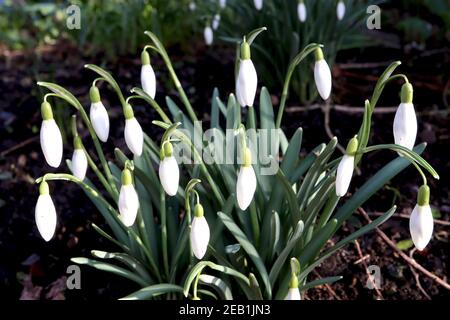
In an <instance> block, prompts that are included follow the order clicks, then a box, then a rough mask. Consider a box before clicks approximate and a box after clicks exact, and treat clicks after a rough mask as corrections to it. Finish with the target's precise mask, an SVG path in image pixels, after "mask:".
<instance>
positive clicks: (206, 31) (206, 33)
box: [203, 26, 214, 46]
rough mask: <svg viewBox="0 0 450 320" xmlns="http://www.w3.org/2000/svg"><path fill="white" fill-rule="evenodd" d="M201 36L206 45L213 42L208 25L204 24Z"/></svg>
mask: <svg viewBox="0 0 450 320" xmlns="http://www.w3.org/2000/svg"><path fill="white" fill-rule="evenodd" d="M203 37H204V38H205V43H206V45H208V46H210V45H211V44H212V43H213V39H214V35H213V31H212V29H211V27H210V26H206V27H205V29H204V30H203Z"/></svg>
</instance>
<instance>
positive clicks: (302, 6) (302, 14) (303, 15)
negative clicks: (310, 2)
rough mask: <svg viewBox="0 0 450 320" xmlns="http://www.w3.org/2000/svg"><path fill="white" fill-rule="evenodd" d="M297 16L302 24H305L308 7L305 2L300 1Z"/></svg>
mask: <svg viewBox="0 0 450 320" xmlns="http://www.w3.org/2000/svg"><path fill="white" fill-rule="evenodd" d="M297 14H298V19H299V20H300V21H301V22H305V21H306V16H307V13H306V6H305V2H304V1H303V0H300V2H299V3H298V5H297Z"/></svg>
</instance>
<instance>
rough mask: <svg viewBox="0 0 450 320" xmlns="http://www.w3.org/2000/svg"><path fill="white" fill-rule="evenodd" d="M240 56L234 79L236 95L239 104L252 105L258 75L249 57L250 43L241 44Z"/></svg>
mask: <svg viewBox="0 0 450 320" xmlns="http://www.w3.org/2000/svg"><path fill="white" fill-rule="evenodd" d="M240 56H241V60H240V63H239V73H238V77H237V80H236V97H237V100H238V102H239V104H240V105H241V106H243V107H245V106H249V107H252V106H253V103H254V101H255V96H256V88H257V85H258V76H257V74H256V70H255V66H254V65H253V62H252V60H251V59H250V45H249V44H248V43H247V42H246V41H244V42H243V43H242V44H241V54H240Z"/></svg>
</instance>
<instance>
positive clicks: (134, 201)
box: [119, 169, 139, 227]
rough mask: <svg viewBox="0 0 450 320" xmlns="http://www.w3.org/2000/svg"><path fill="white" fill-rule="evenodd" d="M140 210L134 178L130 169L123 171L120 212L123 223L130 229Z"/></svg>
mask: <svg viewBox="0 0 450 320" xmlns="http://www.w3.org/2000/svg"><path fill="white" fill-rule="evenodd" d="M138 209H139V197H138V195H137V193H136V190H135V189H134V186H133V178H132V176H131V172H130V170H129V169H124V170H123V171H122V186H121V187H120V193H119V212H120V217H121V219H122V222H123V224H124V225H125V226H127V227H130V226H132V225H133V224H134V221H135V220H136V216H137V212H138Z"/></svg>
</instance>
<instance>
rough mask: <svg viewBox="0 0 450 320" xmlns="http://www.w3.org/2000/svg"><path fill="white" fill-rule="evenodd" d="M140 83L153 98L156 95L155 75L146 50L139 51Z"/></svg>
mask: <svg viewBox="0 0 450 320" xmlns="http://www.w3.org/2000/svg"><path fill="white" fill-rule="evenodd" d="M141 61H142V68H141V85H142V89H143V90H144V91H145V92H146V93H147V94H148V95H149V96H150V97H151V98H152V99H155V95H156V76H155V71H153V68H152V66H151V64H150V55H149V54H148V52H147V51H145V50H143V51H142V53H141Z"/></svg>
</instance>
